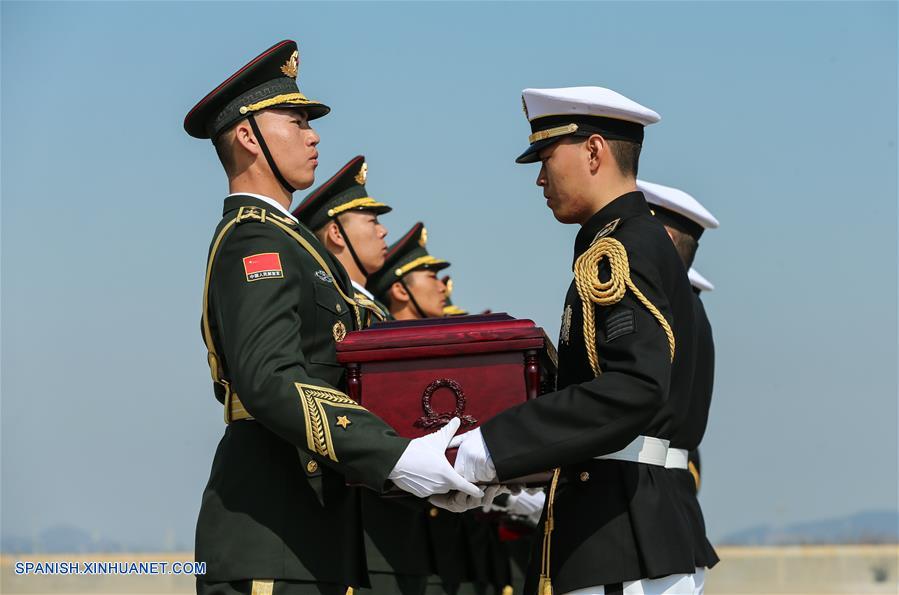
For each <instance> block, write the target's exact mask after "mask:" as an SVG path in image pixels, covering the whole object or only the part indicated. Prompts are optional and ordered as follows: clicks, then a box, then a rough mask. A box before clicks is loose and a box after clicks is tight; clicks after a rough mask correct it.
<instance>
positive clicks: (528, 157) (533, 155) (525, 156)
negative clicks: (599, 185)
mask: <svg viewBox="0 0 899 595" xmlns="http://www.w3.org/2000/svg"><path fill="white" fill-rule="evenodd" d="M565 136H570V135H568V134H566V135H564V136H554V137H552V138H544V139H543V140H538V141H537V142H535V143H534V144H532V145H531V146H530V147H528V148H527V150H526V151H525V152H524V153H522V154H521V155H519V156H518V158H517V159H516V160H515V163H537V162H538V161H540V155H539V153H540V151H542V150H543V149H545V148H546V147H548V146H550V145H552V144H554V143H557V142H559V141H560V140H562V139H563V138H565Z"/></svg>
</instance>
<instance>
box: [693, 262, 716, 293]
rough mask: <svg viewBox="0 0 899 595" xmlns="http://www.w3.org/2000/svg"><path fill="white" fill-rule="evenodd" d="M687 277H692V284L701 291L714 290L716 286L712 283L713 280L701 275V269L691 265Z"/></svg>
mask: <svg viewBox="0 0 899 595" xmlns="http://www.w3.org/2000/svg"><path fill="white" fill-rule="evenodd" d="M687 277H688V278H689V279H690V285H692V286H693V287H695V288H696V289H698V290H699V291H712V290H713V289H715V286H714V285H712V283H711V281H709V280H708V279H706V278H705V277H703V276H702V275H700V274H699V271H697V270H696V269H694V268H693V267H690V270H689V271H687Z"/></svg>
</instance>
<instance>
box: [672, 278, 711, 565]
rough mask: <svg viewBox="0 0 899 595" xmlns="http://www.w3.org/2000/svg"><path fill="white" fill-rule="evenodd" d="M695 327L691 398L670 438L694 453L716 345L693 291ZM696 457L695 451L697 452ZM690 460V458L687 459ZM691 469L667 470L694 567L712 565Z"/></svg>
mask: <svg viewBox="0 0 899 595" xmlns="http://www.w3.org/2000/svg"><path fill="white" fill-rule="evenodd" d="M693 306H694V328H695V331H696V347H695V358H696V369H695V371H694V373H693V398H692V399H691V402H690V410H689V413H688V415H687V419H686V420H685V421H684V423H683V424H682V425H681V426H680V428H678V430H677V431H676V432H675V433H674V435H673V436H672V438H671V447H672V448H682V449H684V450H688V451H691V452H697V453H698V451H697V450H696V449H697V448H698V447H699V443H700V442H701V441H702V437H703V435H704V434H705V429H706V426H707V425H708V419H709V406H710V405H711V402H712V386H713V384H714V378H715V344H714V341H713V339H712V326H711V324H710V323H709V319H708V316H707V315H706V312H705V307H704V306H703V304H702V300H701V299H700V298H699V291H696V290H694V293H693ZM696 457H697V459H698V454H697V455H696ZM688 460H689V459H688ZM692 464H693V469H690V468H689V466H688V468H687V469H670V470H669V471H670V472H671V475H672V477H673V478H674V484H675V488H676V494H677V498H678V501H679V502H680V505H681V506H682V507H683V510H684V512H685V514H686V515H687V520H688V524H689V526H690V530H691V532H692V535H693V552H694V556H695V563H696V567H697V568H712V567H713V566H714V565H715V564H717V563H718V554H716V553H715V549H714V548H713V547H712V544H711V543H710V542H709V540H708V537H706V529H705V518H704V517H703V514H702V508H701V507H700V506H699V500H697V498H696V493H697V491H698V489H699V485H698V484H699V480H698V478H699V469H698V467H696V464H695V462H694V463H692ZM694 469H695V472H694Z"/></svg>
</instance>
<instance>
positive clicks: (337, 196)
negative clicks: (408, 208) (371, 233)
mask: <svg viewBox="0 0 899 595" xmlns="http://www.w3.org/2000/svg"><path fill="white" fill-rule="evenodd" d="M367 179H368V164H367V163H366V162H365V156H363V155H357V156H356V157H353V158H352V159H350V162H349V163H347V164H346V165H344V166H343V167H342V168H340V171H338V172H337V173H336V174H334V175H333V176H331V178H330V179H329V180H328V181H327V182H325V183H324V184H322V185H321V186H319V187H318V188H316V189H315V190H313V191H312V192H310V193H309V194H308V195H307V196H306V198H304V199H303V202H301V203H300V204H299V206H298V207H297V208H296V209H294V211H293V216H294V217H296V218H297V219H299V220H300V221H301V222H302V223H303V224H304V225H305V226H306V227H308V228H309V229H312V230H317V229H319V228H321V227H322V226H323V225H324V224H325V223H327V222H328V221H330V220H332V219H333V218H334V217H336V216H337V215H339V214H341V213H346V212H347V211H372V212H374V213H377V214H378V215H381V214H384V213H389V212H390V211H392V210H393V209H392V208H391V207H390V206H388V205H386V204H385V203H383V202H380V201H378V200H375V199H374V198H372V197H371V196H369V195H368V191H367V190H366V189H365V181H366V180H367Z"/></svg>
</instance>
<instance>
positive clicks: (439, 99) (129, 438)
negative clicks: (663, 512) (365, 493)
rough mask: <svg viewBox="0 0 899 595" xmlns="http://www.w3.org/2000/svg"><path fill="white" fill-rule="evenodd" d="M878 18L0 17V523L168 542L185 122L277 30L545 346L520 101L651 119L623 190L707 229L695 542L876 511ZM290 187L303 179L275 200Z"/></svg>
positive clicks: (438, 245)
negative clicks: (598, 106) (704, 533)
mask: <svg viewBox="0 0 899 595" xmlns="http://www.w3.org/2000/svg"><path fill="white" fill-rule="evenodd" d="M896 13H897V9H896V4H895V3H891V2H879V3H864V2H851V3H850V2H845V3H838V2H825V3H812V2H809V3H789V4H781V3H771V2H758V3H755V2H753V3H738V2H698V3H687V2H662V3H655V2H637V3H612V2H609V3H556V2H553V3H495V4H484V3H458V4H445V3H382V2H366V3H330V4H320V3H276V4H269V3H252V4H250V3H240V2H231V3H213V2H202V3H167V2H166V3H163V2H160V3H83V2H72V3H45V2H30V3H24V2H22V3H18V2H3V3H2V5H0V19H2V31H0V32H2V41H0V44H2V45H0V50H2V57H0V60H2V96H0V99H2V103H0V112H2V113H0V116H2V120H0V125H2V138H0V143H2V144H0V151H2V169H0V192H2V211H0V214H2V280H0V299H2V302H0V306H2V337H0V338H2V379H0V388H2V396H0V398H2V401H0V408H2V409H0V414H2V422H0V423H2V426H0V430H2V432H0V440H2V488H0V490H2V492H0V495H2V509H0V513H2V518H0V521H2V525H3V532H4V534H9V535H21V536H25V537H28V536H31V535H34V534H36V533H38V532H39V531H41V530H42V529H45V528H47V527H50V526H53V525H56V524H60V523H66V524H72V525H75V526H79V527H83V528H85V529H88V530H89V531H92V532H94V533H95V534H96V535H98V536H103V537H106V538H110V539H115V540H119V541H122V542H125V543H137V544H146V545H147V546H148V547H166V546H168V545H172V544H182V545H190V544H191V543H192V539H193V538H192V535H193V526H194V522H195V518H196V512H197V510H198V507H199V501H200V494H201V492H202V489H203V486H204V484H205V482H206V479H207V477H208V472H209V466H210V463H211V460H212V455H213V452H214V449H215V445H216V443H217V441H218V439H219V438H220V436H221V433H222V430H223V424H222V421H221V410H220V407H219V406H218V404H217V402H216V401H215V400H214V398H213V396H212V391H211V386H210V382H209V376H208V371H207V368H206V364H205V353H204V348H203V344H202V341H201V338H200V333H199V315H200V312H199V307H200V297H201V289H202V281H203V269H204V264H205V257H206V250H207V247H208V243H209V240H210V236H211V233H212V230H213V228H214V226H215V224H216V222H217V220H218V217H219V216H220V213H221V200H222V198H223V197H224V195H225V194H226V191H227V187H226V182H225V179H224V176H223V175H222V174H221V172H220V167H219V165H218V162H217V160H216V158H215V155H214V152H213V150H212V147H211V146H210V145H209V143H208V142H205V141H198V140H195V139H192V138H190V137H188V136H187V135H186V134H185V133H184V131H183V130H182V128H181V122H182V119H183V117H184V114H185V113H186V112H187V111H188V110H189V109H190V107H191V106H192V105H193V104H194V103H195V102H196V101H197V100H198V99H199V98H201V97H202V96H203V95H204V94H205V93H206V92H207V91H209V90H210V89H211V88H212V87H214V86H215V85H216V84H218V83H219V82H221V81H222V80H224V78H226V77H227V76H228V75H229V74H230V73H231V72H233V71H234V70H235V69H237V68H238V67H239V66H241V65H242V64H243V63H245V62H246V61H247V60H249V59H250V58H251V57H253V56H254V55H256V54H257V53H258V52H260V51H262V50H263V49H265V48H267V47H268V46H270V45H272V44H273V43H275V42H277V41H279V40H281V39H284V38H292V39H296V40H297V41H298V42H299V44H300V54H301V65H300V76H299V83H300V88H301V89H302V90H303V91H304V92H305V93H306V94H307V95H309V96H310V97H314V98H317V99H320V100H322V101H324V102H325V103H328V104H329V105H330V106H331V107H332V108H333V111H332V114H331V115H330V116H328V117H327V118H325V119H323V120H319V121H317V122H316V123H315V124H316V128H317V130H318V131H319V133H320V134H321V136H322V143H321V145H320V151H321V160H320V166H319V169H318V175H319V181H321V180H323V179H325V178H326V177H328V176H329V175H330V174H331V173H333V172H334V171H336V170H337V169H338V168H339V167H340V166H341V165H343V163H345V162H346V161H347V160H348V159H349V158H350V157H352V156H354V155H356V154H359V153H362V154H365V155H366V157H367V159H368V162H369V183H368V184H367V187H368V189H369V191H370V192H371V193H372V194H373V195H374V196H376V197H378V198H379V199H383V200H385V201H386V202H388V203H390V204H391V205H393V206H394V207H395V211H394V212H393V213H391V214H389V215H386V216H385V217H384V218H383V221H384V223H385V224H386V225H387V226H388V228H389V229H390V231H391V236H390V238H388V239H396V238H398V237H399V236H400V235H401V234H402V233H403V232H404V231H405V230H406V229H408V228H409V227H410V226H411V225H412V224H413V223H414V222H415V221H417V220H423V221H424V222H425V223H426V224H427V226H428V229H429V239H430V243H429V248H430V250H431V252H432V253H433V254H435V255H438V256H440V257H443V258H447V259H449V260H450V261H452V263H453V266H452V268H451V269H450V270H449V272H450V273H452V275H453V277H454V279H455V283H456V294H455V295H454V300H455V301H456V302H457V303H458V304H460V305H462V306H465V307H467V308H468V309H470V310H473V311H477V310H480V309H484V308H492V309H493V310H495V311H502V310H505V311H508V312H510V313H512V314H513V315H515V316H518V317H528V318H533V319H534V320H535V321H536V322H537V323H538V324H540V325H541V326H543V327H545V328H546V329H547V332H548V333H549V334H550V336H553V337H555V336H557V334H558V329H559V316H560V314H561V305H562V300H563V296H564V292H565V290H566V288H567V285H568V283H569V281H570V279H571V270H570V262H571V250H572V243H573V238H574V235H575V234H576V232H577V229H576V228H575V227H571V226H563V225H560V224H558V223H556V222H555V220H554V219H552V216H551V214H550V213H549V211H548V210H547V209H546V207H545V206H544V201H543V199H542V194H541V193H540V191H539V189H538V188H537V187H536V186H535V185H534V178H535V177H536V175H537V169H536V166H519V165H515V164H514V162H513V159H514V157H515V156H516V155H517V154H518V152H519V151H520V150H521V149H522V148H523V147H524V146H525V145H526V139H527V135H528V132H529V130H528V127H527V125H526V121H525V119H524V116H523V114H522V112H521V102H520V91H521V89H522V88H524V87H552V86H569V85H587V84H594V85H601V86H607V87H610V88H613V89H616V90H618V91H619V92H621V93H623V94H625V95H627V96H629V97H631V98H633V99H635V100H637V101H639V102H641V103H643V104H644V105H647V106H649V107H651V108H653V109H655V110H656V111H658V112H659V113H660V114H661V115H662V122H661V123H660V124H658V125H656V126H653V127H651V128H649V129H647V133H646V141H645V145H644V151H643V158H642V160H641V172H640V173H641V177H643V178H644V179H647V180H650V181H655V182H659V183H662V184H666V185H671V186H677V187H680V188H683V189H684V190H686V191H688V192H690V193H691V194H693V195H694V196H695V197H696V198H697V199H698V200H700V201H701V202H703V203H704V204H705V206H707V207H708V208H709V209H710V210H711V211H712V212H713V213H714V214H715V215H716V216H717V217H718V219H719V220H720V221H721V228H720V229H719V230H716V231H713V232H709V233H707V234H706V235H705V236H704V237H703V239H702V243H701V247H700V251H699V255H698V258H697V268H699V270H701V271H702V272H703V273H704V274H705V275H706V276H707V277H708V278H709V279H710V280H711V281H712V282H713V283H715V285H716V286H717V289H716V290H715V291H714V292H712V293H709V294H707V295H706V296H705V303H706V307H707V310H708V312H709V315H710V317H711V320H712V323H713V325H714V329H715V338H716V342H717V349H718V368H717V378H716V394H715V399H714V402H713V406H712V417H711V422H710V425H709V430H708V433H707V435H706V439H705V443H704V446H703V457H704V467H705V468H704V471H705V481H704V489H703V493H702V502H703V506H704V508H705V511H706V515H707V519H708V525H709V531H710V534H711V536H712V537H713V538H716V537H720V536H723V535H725V534H727V533H729V532H731V531H734V530H737V529H741V528H744V527H747V526H751V525H755V524H762V523H766V524H773V525H778V524H787V523H791V522H794V521H804V520H813V519H818V518H825V517H832V516H839V515H843V514H850V513H853V512H856V511H860V510H866V509H872V508H887V509H895V507H896V502H897V421H899V415H897V276H896V275H897V244H896V225H897V201H896V199H897V151H896V130H897V115H896V114H897V110H896V107H897V101H896V89H897V84H896V83H897V58H896V56H897V25H896V23H897V18H896V17H897V14H896ZM300 196H302V194H301V193H298V195H297V198H299V197H300Z"/></svg>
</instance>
